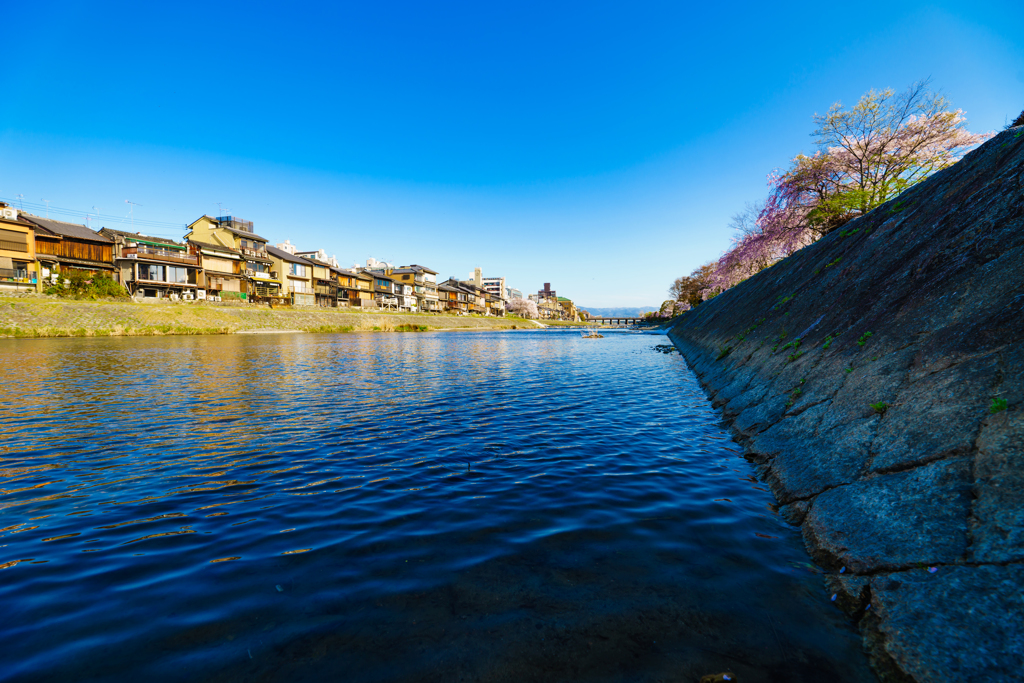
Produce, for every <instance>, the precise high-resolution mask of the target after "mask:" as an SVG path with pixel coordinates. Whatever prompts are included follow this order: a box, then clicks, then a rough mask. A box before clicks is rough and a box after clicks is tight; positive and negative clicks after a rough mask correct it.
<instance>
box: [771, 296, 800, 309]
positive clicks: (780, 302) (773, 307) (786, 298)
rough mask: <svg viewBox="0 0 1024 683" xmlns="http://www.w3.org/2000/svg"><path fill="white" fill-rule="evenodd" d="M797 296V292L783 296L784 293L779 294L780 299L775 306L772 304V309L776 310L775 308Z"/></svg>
mask: <svg viewBox="0 0 1024 683" xmlns="http://www.w3.org/2000/svg"><path fill="white" fill-rule="evenodd" d="M795 296H796V294H790V295H789V296H783V295H781V294H780V295H779V300H778V301H776V302H775V305H774V306H772V310H773V311H774V310H776V309H778V307H779V306H782V305H783V304H785V303H787V302H789V301H790V300H791V299H792V298H793V297H795Z"/></svg>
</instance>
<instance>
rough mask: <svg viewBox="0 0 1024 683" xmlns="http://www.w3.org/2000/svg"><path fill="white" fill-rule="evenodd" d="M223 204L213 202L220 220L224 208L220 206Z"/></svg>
mask: <svg viewBox="0 0 1024 683" xmlns="http://www.w3.org/2000/svg"><path fill="white" fill-rule="evenodd" d="M223 203H224V202H214V204H216V205H217V217H218V218H220V217H221V216H223V215H224V208H223V207H222V206H221V204H223Z"/></svg>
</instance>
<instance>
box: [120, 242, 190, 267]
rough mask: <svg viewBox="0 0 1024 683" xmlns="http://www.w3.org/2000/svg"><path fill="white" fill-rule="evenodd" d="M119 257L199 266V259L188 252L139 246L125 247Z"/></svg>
mask: <svg viewBox="0 0 1024 683" xmlns="http://www.w3.org/2000/svg"><path fill="white" fill-rule="evenodd" d="M121 255H122V256H123V257H125V258H149V259H154V260H158V261H169V262H171V263H183V264H186V265H190V266H198V265H199V257H198V256H192V255H191V254H189V253H188V252H185V251H179V250H177V249H160V248H159V247H148V246H143V245H141V244H140V245H139V246H137V247H125V248H124V249H123V250H122V251H121Z"/></svg>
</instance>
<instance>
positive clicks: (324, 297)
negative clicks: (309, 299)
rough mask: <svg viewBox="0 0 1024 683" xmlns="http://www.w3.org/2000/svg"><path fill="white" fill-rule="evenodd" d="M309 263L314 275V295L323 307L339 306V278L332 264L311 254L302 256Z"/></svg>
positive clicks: (317, 302)
mask: <svg viewBox="0 0 1024 683" xmlns="http://www.w3.org/2000/svg"><path fill="white" fill-rule="evenodd" d="M301 258H303V259H305V260H306V262H307V263H309V266H310V269H311V270H312V275H313V297H314V299H315V301H316V305H317V306H320V307H321V308H337V307H338V280H337V277H336V276H335V275H334V273H333V272H332V271H333V269H332V268H331V264H329V263H325V262H323V261H320V260H317V259H315V258H312V257H310V256H302V257H301Z"/></svg>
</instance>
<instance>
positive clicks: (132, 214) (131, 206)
mask: <svg viewBox="0 0 1024 683" xmlns="http://www.w3.org/2000/svg"><path fill="white" fill-rule="evenodd" d="M124 203H125V204H128V205H129V207H128V216H129V217H130V218H131V219H132V230H135V207H136V206H142V204H136V203H135V202H132V201H128V200H127V199H126V200H124Z"/></svg>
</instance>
